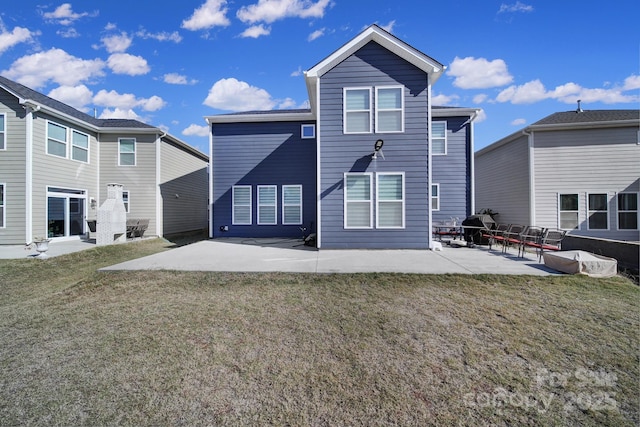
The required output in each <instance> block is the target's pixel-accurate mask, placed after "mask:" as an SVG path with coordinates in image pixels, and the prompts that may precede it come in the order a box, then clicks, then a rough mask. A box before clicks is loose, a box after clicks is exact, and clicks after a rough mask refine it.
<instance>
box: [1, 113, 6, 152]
mask: <svg viewBox="0 0 640 427" xmlns="http://www.w3.org/2000/svg"><path fill="white" fill-rule="evenodd" d="M0 116H1V117H2V129H0V135H2V138H1V139H0V142H1V143H2V145H0V151H5V150H6V149H7V113H0Z"/></svg>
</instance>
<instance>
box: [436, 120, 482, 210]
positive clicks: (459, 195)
mask: <svg viewBox="0 0 640 427" xmlns="http://www.w3.org/2000/svg"><path fill="white" fill-rule="evenodd" d="M467 120H469V117H447V118H444V117H443V118H440V117H438V118H434V119H433V121H446V122H447V154H446V155H444V156H432V158H431V167H432V170H431V179H432V180H433V182H434V183H438V184H440V210H439V211H434V212H433V214H432V219H433V221H449V220H450V219H451V218H458V219H459V220H460V221H462V220H464V219H465V218H466V217H467V216H469V215H471V214H472V213H474V212H471V211H470V209H471V164H470V160H471V156H472V154H471V144H470V138H471V137H470V135H469V132H468V130H469V126H470V125H469V124H466V125H465V124H464V123H465V122H466V121H467Z"/></svg>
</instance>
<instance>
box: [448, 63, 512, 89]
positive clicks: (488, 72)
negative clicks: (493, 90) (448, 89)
mask: <svg viewBox="0 0 640 427" xmlns="http://www.w3.org/2000/svg"><path fill="white" fill-rule="evenodd" d="M447 75H448V76H452V77H455V79H454V80H453V85H454V86H456V87H459V88H461V89H486V88H490V87H498V86H504V85H507V84H509V83H511V82H512V81H513V76H511V74H509V71H508V70H507V64H506V63H505V62H504V61H503V60H502V59H494V60H493V61H488V60H487V59H485V58H474V57H472V56H468V57H466V58H458V57H457V56H456V57H455V59H454V60H453V62H452V63H451V65H450V66H449V70H448V71H447Z"/></svg>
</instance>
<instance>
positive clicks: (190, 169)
mask: <svg viewBox="0 0 640 427" xmlns="http://www.w3.org/2000/svg"><path fill="white" fill-rule="evenodd" d="M161 147H162V149H161V154H160V159H161V160H160V164H161V168H160V170H161V172H160V195H161V197H162V218H163V234H172V233H180V232H185V231H191V230H202V229H206V228H207V200H208V198H209V186H208V181H207V159H205V158H202V157H200V156H196V155H195V154H193V153H191V152H188V151H187V150H185V149H184V148H182V147H180V146H179V145H178V144H175V143H173V142H171V141H167V140H163V141H162V146H161Z"/></svg>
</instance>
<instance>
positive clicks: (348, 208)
mask: <svg viewBox="0 0 640 427" xmlns="http://www.w3.org/2000/svg"><path fill="white" fill-rule="evenodd" d="M372 219H373V209H372V186H371V174H370V173H366V174H352V173H345V175H344V228H372V223H373V221H372Z"/></svg>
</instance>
